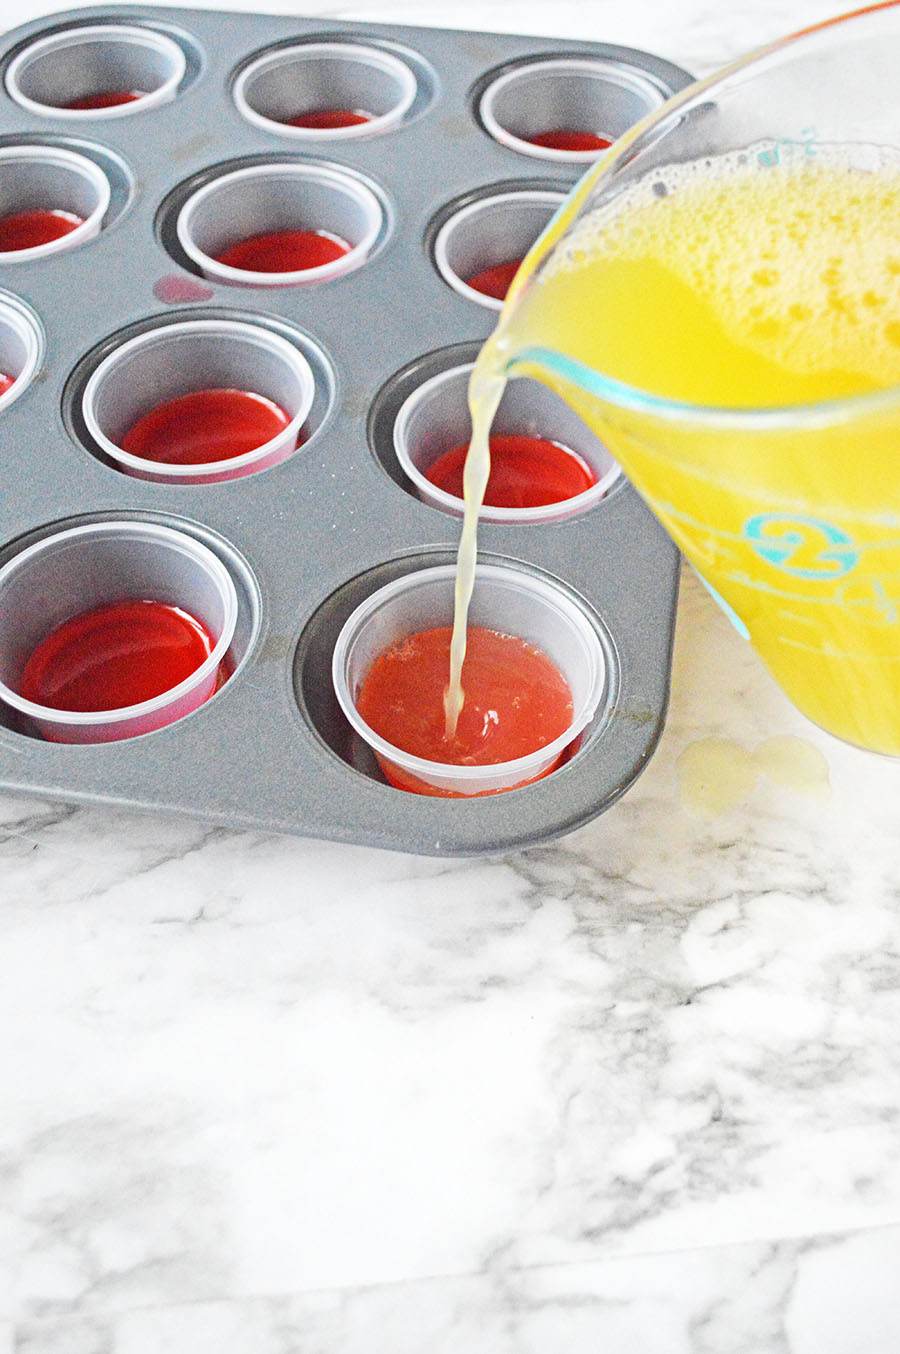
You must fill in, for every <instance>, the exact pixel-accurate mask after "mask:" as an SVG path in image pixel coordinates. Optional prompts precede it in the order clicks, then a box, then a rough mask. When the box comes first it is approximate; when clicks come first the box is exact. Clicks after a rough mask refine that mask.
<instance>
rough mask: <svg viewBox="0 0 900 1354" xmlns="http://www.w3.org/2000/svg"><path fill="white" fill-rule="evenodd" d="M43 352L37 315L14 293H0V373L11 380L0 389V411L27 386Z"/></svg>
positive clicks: (42, 340) (42, 339)
mask: <svg viewBox="0 0 900 1354" xmlns="http://www.w3.org/2000/svg"><path fill="white" fill-rule="evenodd" d="M43 351H44V338H43V332H42V330H41V326H40V322H39V320H38V318H37V316H36V315H35V314H34V312H33V311H32V310H31V309H30V308H29V307H28V306H26V305H25V304H24V303H23V302H22V301H20V300H19V298H18V297H17V296H10V295H9V294H8V293H7V292H0V375H2V376H5V377H6V378H7V379H8V380H10V381H11V382H12V385H10V386H8V387H7V389H6V390H3V391H0V410H3V409H7V408H8V407H9V405H11V404H12V402H13V400H17V399H18V398H19V396H20V395H21V394H22V393H23V392H24V391H25V390H26V389H27V387H28V384H29V382H30V381H31V378H32V377H33V376H34V374H35V372H36V371H37V369H38V367H39V366H40V362H41V357H42V355H43Z"/></svg>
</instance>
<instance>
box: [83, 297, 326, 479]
mask: <svg viewBox="0 0 900 1354" xmlns="http://www.w3.org/2000/svg"><path fill="white" fill-rule="evenodd" d="M217 389H218V390H243V391H248V392H250V393H252V394H254V395H262V396H263V397H265V398H266V399H269V400H273V401H274V402H275V403H276V404H277V405H279V406H280V407H281V408H282V409H283V410H284V412H285V413H286V414H287V415H288V416H289V418H290V422H289V423H288V424H287V426H286V427H285V428H284V429H283V430H282V431H281V432H280V433H279V434H278V435H277V436H276V437H273V438H272V439H270V441H268V442H264V443H263V444H262V445H261V446H258V447H256V448H254V450H252V451H248V452H245V453H244V454H243V455H241V456H233V457H230V458H229V459H227V460H223V461H208V462H203V463H200V464H194V465H173V464H169V463H162V462H159V461H151V460H147V459H144V458H143V457H140V456H134V455H132V454H131V453H129V452H127V451H124V450H123V449H122V447H121V446H120V445H119V442H120V439H123V438H124V437H125V434H126V433H127V432H128V431H129V430H130V429H131V428H133V427H134V425H135V424H136V423H137V422H138V420H139V419H141V418H143V417H144V415H145V414H148V413H150V411H151V410H152V409H155V408H157V407H158V406H159V405H161V404H164V403H166V402H167V401H168V400H173V399H177V398H178V396H180V395H187V394H192V393H194V392H196V391H203V390H217ZM314 395H315V377H314V376H313V372H312V368H311V367H310V365H309V363H308V362H307V360H306V358H305V357H304V356H303V354H302V353H301V352H300V350H299V349H298V348H295V347H294V345H293V344H292V343H289V342H288V340H287V339H285V338H282V337H281V335H279V334H275V333H273V332H272V331H271V330H269V329H264V328H263V327H262V326H260V325H254V324H248V323H245V322H243V321H238V320H185V321H182V322H181V323H178V324H165V325H159V326H158V327H156V328H154V329H148V330H147V331H145V332H144V333H143V334H138V335H137V336H136V337H135V338H131V339H128V340H127V342H125V343H123V344H122V345H121V347H118V348H114V349H113V351H112V352H111V353H109V354H108V355H107V357H105V358H104V359H103V361H102V362H101V363H100V365H99V366H98V367H97V368H96V370H95V371H94V372H93V373H92V375H91V377H90V379H89V380H88V383H87V385H86V386H85V389H84V395H83V396H82V404H81V407H82V414H83V416H84V421H85V425H86V427H87V430H88V432H89V433H90V435H91V437H92V438H93V440H94V441H95V442H96V444H97V445H98V447H100V449H101V450H102V451H103V452H105V453H106V455H107V456H108V457H110V459H111V460H112V461H113V462H114V463H115V464H116V465H117V466H118V467H119V468H120V469H121V470H123V471H124V472H125V474H126V475H133V476H135V477H136V478H138V479H145V480H155V481H156V482H158V483H162V484H216V483H219V482H220V481H223V480H232V479H238V478H240V477H241V476H243V475H251V474H254V473H255V472H256V471H258V470H265V469H267V468H268V467H269V466H272V465H276V464H277V463H278V462H279V461H283V460H285V459H286V457H288V456H290V455H291V454H292V453H293V452H294V451H295V450H296V447H297V439H298V436H299V434H300V430H301V428H302V427H303V424H304V422H305V420H306V418H307V416H308V415H309V412H310V409H311V408H312V403H313V397H314Z"/></svg>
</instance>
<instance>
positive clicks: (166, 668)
mask: <svg viewBox="0 0 900 1354" xmlns="http://www.w3.org/2000/svg"><path fill="white" fill-rule="evenodd" d="M214 648H215V641H214V640H213V638H212V636H211V635H210V634H208V633H207V631H206V629H205V628H204V626H202V625H201V624H200V622H199V621H197V620H195V619H194V617H193V616H190V615H188V613H187V612H186V611H182V610H181V608H180V607H174V606H168V605H167V604H165V603H163V602H154V601H141V600H138V601H122V602H111V603H109V604H107V605H105V606H100V607H95V608H92V609H91V610H90V611H82V612H80V613H79V614H78V615H77V616H72V617H71V618H70V619H69V620H67V621H64V622H63V623H62V625H60V626H57V628H56V629H55V630H52V631H51V632H50V634H49V635H48V636H47V638H46V639H44V640H42V641H41V643H40V644H39V645H38V646H37V648H36V649H35V650H34V652H33V653H32V654H31V656H30V657H29V659H28V662H27V663H26V664H25V669H24V671H23V673H22V679H21V682H20V686H19V691H20V694H21V695H22V696H24V697H25V699H26V700H30V701H34V702H35V704H37V705H43V706H46V707H48V708H49V709H52V710H77V711H79V712H82V713H83V712H87V711H94V710H120V709H122V708H123V707H125V706H127V705H138V704H139V703H140V702H141V701H146V700H152V699H153V697H154V696H160V695H162V693H163V692H164V691H171V690H172V688H173V687H175V686H177V685H178V684H179V682H183V681H184V680H185V678H187V677H190V675H191V673H193V672H196V670H197V668H199V667H200V665H201V664H202V663H203V662H205V660H206V659H207V658H208V657H209V655H210V654H211V653H212V651H213V649H214Z"/></svg>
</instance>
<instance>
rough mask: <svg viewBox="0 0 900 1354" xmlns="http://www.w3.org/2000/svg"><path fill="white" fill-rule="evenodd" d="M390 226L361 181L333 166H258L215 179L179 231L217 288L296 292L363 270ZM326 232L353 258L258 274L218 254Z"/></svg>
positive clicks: (185, 212) (192, 202) (181, 216)
mask: <svg viewBox="0 0 900 1354" xmlns="http://www.w3.org/2000/svg"><path fill="white" fill-rule="evenodd" d="M383 224H384V211H383V209H382V206H381V203H380V202H379V200H378V198H377V197H376V195H375V193H374V192H373V191H372V189H371V188H369V187H368V186H367V185H366V184H365V183H364V182H363V181H362V180H361V179H359V178H357V177H356V176H355V175H353V174H351V173H348V172H347V171H345V170H342V169H337V168H333V167H331V166H327V165H313V164H294V163H290V162H285V163H282V164H264V165H252V166H249V167H247V168H245V169H235V170H232V171H231V172H229V173H227V174H221V175H219V177H218V178H215V179H212V180H210V182H209V183H207V184H206V185H205V186H204V187H203V188H200V189H198V190H197V192H196V193H194V194H193V195H192V196H191V197H189V198H188V200H187V202H186V203H185V204H184V206H183V207H182V208H181V211H180V212H179V213H178V218H177V221H176V233H177V236H178V242H179V244H180V246H181V248H182V249H183V250H184V252H185V254H187V256H188V258H189V259H191V260H192V262H193V263H195V264H196V265H197V267H198V268H199V269H200V271H201V272H202V274H203V276H204V277H205V278H207V279H208V280H209V281H211V282H225V283H229V284H230V285H232V286H245V287H296V286H302V285H306V284H308V283H311V282H326V281H330V280H331V279H333V278H336V277H341V276H343V275H344V274H345V273H349V272H352V271H353V270H354V269H355V268H359V267H360V266H361V265H362V264H363V263H365V261H366V259H367V258H368V256H369V252H370V250H371V249H372V247H373V245H374V244H375V242H376V240H377V239H378V237H379V235H380V233H381V230H382V226H383ZM295 230H303V231H325V232H328V233H330V234H333V235H335V236H337V237H339V238H340V239H342V240H345V241H346V242H347V244H348V245H349V246H350V249H349V251H348V252H347V253H345V254H342V255H341V256H340V257H339V258H335V259H332V260H331V261H329V262H328V263H323V264H319V265H318V266H316V267H312V268H301V269H296V270H294V271H292V272H256V271H251V270H250V269H248V268H235V267H232V266H231V265H229V264H226V263H219V262H218V260H217V258H216V255H218V254H221V253H222V252H223V251H225V250H226V249H228V248H229V247H230V246H232V245H235V244H237V243H239V242H240V241H243V240H248V239H251V238H252V237H253V236H256V235H265V234H269V233H277V232H280V231H295Z"/></svg>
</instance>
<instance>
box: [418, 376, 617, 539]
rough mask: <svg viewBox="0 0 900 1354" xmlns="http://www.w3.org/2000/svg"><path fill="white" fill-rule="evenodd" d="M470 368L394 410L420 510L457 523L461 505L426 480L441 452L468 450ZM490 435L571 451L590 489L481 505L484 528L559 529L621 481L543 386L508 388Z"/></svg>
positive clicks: (427, 386) (431, 384)
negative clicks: (535, 501)
mask: <svg viewBox="0 0 900 1354" xmlns="http://www.w3.org/2000/svg"><path fill="white" fill-rule="evenodd" d="M471 372H472V364H471V363H469V364H467V365H466V366H460V367H451V368H450V369H449V370H447V371H442V372H439V373H438V374H437V375H436V376H432V377H430V378H429V379H428V380H427V381H424V382H423V383H422V384H421V385H420V386H418V387H417V388H416V389H415V390H413V391H412V393H411V394H410V395H408V396H407V398H406V399H405V400H404V402H403V404H402V405H401V407H400V412H399V413H398V415H397V419H396V422H395V424H394V450H395V451H396V453H397V460H398V461H399V462H400V465H401V467H402V469H403V471H404V472H405V474H406V475H407V476H408V477H409V479H410V481H411V483H412V484H413V485H414V487H415V489H416V492H417V493H418V495H419V497H420V498H421V499H422V501H423V502H425V503H429V504H431V505H432V507H435V508H440V509H442V510H443V511H444V512H449V513H453V514H455V515H456V516H458V517H461V516H462V514H463V509H464V506H465V505H464V503H463V501H462V499H460V498H455V497H454V496H453V495H452V494H448V493H445V491H444V490H443V489H439V488H438V487H437V485H435V484H432V482H431V480H429V479H428V477H427V471H428V469H429V467H430V466H431V465H433V463H434V462H435V461H436V460H437V458H438V457H439V456H441V455H442V454H443V453H444V452H446V451H450V450H451V449H452V448H453V447H457V446H460V445H461V444H463V443H465V442H468V440H469V438H470V437H471V435H472V424H471V421H470V418H469V405H468V400H467V392H468V388H469V376H470V375H471ZM491 433H492V435H493V434H498V433H500V434H502V433H519V434H522V435H524V436H526V437H541V438H545V439H546V440H547V441H550V442H558V443H560V444H561V445H562V446H564V447H566V448H568V450H569V451H574V452H575V454H576V455H578V456H580V457H581V459H582V460H583V461H584V462H585V463H586V464H587V465H588V466H589V467H590V469H591V471H592V472H593V474H594V476H595V477H596V480H595V483H594V484H592V485H591V487H590V488H589V489H586V490H585V491H584V492H583V493H581V494H577V495H576V496H575V497H574V498H567V499H563V500H562V501H561V502H559V503H547V504H544V505H542V506H540V507H533V508H502V507H493V506H491V505H489V504H485V505H484V506H483V507H482V509H481V512H480V514H479V520H480V521H483V522H507V523H518V524H520V525H523V524H525V523H529V522H531V523H539V522H554V521H555V522H558V521H562V520H563V519H564V518H566V517H572V516H574V515H576V514H577V513H581V512H585V511H586V510H587V509H588V508H592V507H594V505H595V504H597V503H599V502H600V500H601V499H602V498H603V497H604V496H605V495H606V494H607V493H609V491H610V489H611V488H612V487H613V485H614V484H615V483H616V481H617V480H618V479H619V476H620V475H621V470H620V469H619V465H618V462H616V461H615V460H614V459H613V457H612V456H611V455H610V453H609V451H608V450H607V448H606V447H605V446H604V444H603V443H602V442H601V441H600V439H599V438H598V437H596V436H595V434H594V433H592V432H591V430H590V428H588V427H587V425H586V424H585V423H583V422H582V421H581V419H580V418H579V417H578V415H577V414H576V413H575V412H574V410H573V409H572V408H571V407H570V406H569V405H568V404H566V403H565V401H564V400H562V399H560V397H559V396H558V395H556V394H555V393H554V392H553V391H552V390H550V389H549V387H548V386H545V385H542V384H541V383H540V382H538V381H532V380H528V379H524V378H520V379H518V380H516V381H512V382H510V384H509V385H508V386H507V388H506V391H505V393H504V396H503V399H502V400H501V402H500V407H499V408H498V410H497V413H496V415H495V416H494V421H493V424H492V425H491Z"/></svg>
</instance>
